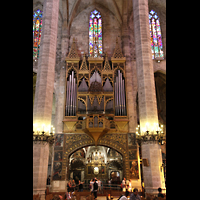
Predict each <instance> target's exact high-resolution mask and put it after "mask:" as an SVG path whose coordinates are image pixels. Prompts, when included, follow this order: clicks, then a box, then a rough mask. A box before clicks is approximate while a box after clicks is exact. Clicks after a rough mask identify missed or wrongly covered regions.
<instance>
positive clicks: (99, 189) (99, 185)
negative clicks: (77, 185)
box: [98, 179, 101, 192]
mask: <svg viewBox="0 0 200 200" xmlns="http://www.w3.org/2000/svg"><path fill="white" fill-rule="evenodd" d="M98 191H99V192H101V180H100V179H99V180H98Z"/></svg>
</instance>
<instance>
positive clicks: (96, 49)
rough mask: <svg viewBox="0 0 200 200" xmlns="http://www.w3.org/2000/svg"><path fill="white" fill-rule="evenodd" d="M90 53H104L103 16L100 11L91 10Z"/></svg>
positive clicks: (93, 55)
mask: <svg viewBox="0 0 200 200" xmlns="http://www.w3.org/2000/svg"><path fill="white" fill-rule="evenodd" d="M89 55H90V57H98V56H99V55H102V18H101V14H100V12H99V11H97V10H94V11H93V12H91V15H90V21H89Z"/></svg>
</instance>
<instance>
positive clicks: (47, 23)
mask: <svg viewBox="0 0 200 200" xmlns="http://www.w3.org/2000/svg"><path fill="white" fill-rule="evenodd" d="M58 10H59V0H45V1H44V4H43V25H42V34H41V48H40V56H39V60H38V73H37V81H36V92H35V102H34V110H33V124H36V125H37V129H39V130H40V131H43V130H44V131H45V132H47V130H49V129H48V128H47V127H48V126H49V125H50V124H51V116H52V102H53V90H54V75H55V61H56V43H57V30H58ZM43 124H44V125H45V127H44V128H43ZM37 129H35V130H34V131H36V130H37ZM48 158H49V144H46V145H43V144H39V143H36V144H35V143H34V142H33V194H38V193H39V194H40V199H41V200H44V199H45V189H46V179H47V169H48Z"/></svg>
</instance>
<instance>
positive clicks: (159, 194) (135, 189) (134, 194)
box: [118, 188, 164, 200]
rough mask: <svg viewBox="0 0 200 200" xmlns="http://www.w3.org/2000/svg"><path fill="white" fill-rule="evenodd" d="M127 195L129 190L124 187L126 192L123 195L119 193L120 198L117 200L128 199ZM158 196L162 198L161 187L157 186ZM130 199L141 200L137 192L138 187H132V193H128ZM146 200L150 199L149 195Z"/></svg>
mask: <svg viewBox="0 0 200 200" xmlns="http://www.w3.org/2000/svg"><path fill="white" fill-rule="evenodd" d="M128 196H129V191H128V190H127V189H126V192H125V194H124V195H121V196H120V198H119V199H118V200H128V198H127V197H128ZM158 197H162V198H164V195H163V194H162V189H161V188H158ZM156 199H157V197H154V200H156ZM130 200H141V198H140V196H139V194H138V189H137V188H134V190H133V193H132V194H131V195H130ZM147 200H151V198H150V197H147Z"/></svg>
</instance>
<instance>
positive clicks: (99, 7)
mask: <svg viewBox="0 0 200 200" xmlns="http://www.w3.org/2000/svg"><path fill="white" fill-rule="evenodd" d="M80 2H81V0H76V2H75V3H74V5H73V8H72V10H71V13H70V16H69V24H68V27H69V28H70V27H71V24H72V22H73V20H74V18H75V17H76V16H77V15H78V14H79V13H81V12H82V11H83V10H81V11H80V12H79V13H78V12H77V10H78V7H79V5H80ZM94 6H95V7H96V9H97V10H99V11H100V12H101V13H102V11H108V12H110V13H111V14H112V15H113V16H114V17H115V18H116V20H117V21H118V23H119V24H120V25H121V24H122V17H121V15H120V13H119V11H118V8H117V5H116V4H115V3H113V6H114V8H115V9H116V10H117V13H114V12H113V11H111V10H110V9H108V8H106V7H105V6H104V5H103V4H100V3H96V4H95V3H92V4H90V5H88V6H87V7H86V8H85V9H87V8H88V7H92V8H91V9H90V12H89V13H88V17H89V15H90V13H91V12H92V11H93V10H94Z"/></svg>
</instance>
